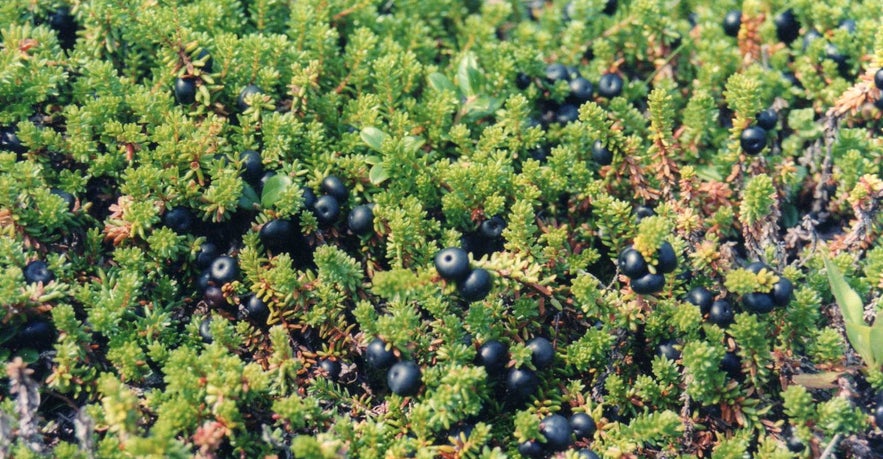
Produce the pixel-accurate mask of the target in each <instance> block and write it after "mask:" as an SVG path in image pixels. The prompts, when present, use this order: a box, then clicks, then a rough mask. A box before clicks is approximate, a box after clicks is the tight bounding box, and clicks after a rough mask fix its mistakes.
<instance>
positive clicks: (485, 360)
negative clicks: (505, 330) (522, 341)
mask: <svg viewBox="0 0 883 459" xmlns="http://www.w3.org/2000/svg"><path fill="white" fill-rule="evenodd" d="M508 361H509V348H508V347H507V346H506V345H505V344H503V343H501V342H499V341H497V340H495V339H492V340H489V341H487V342H485V343H484V344H482V345H481V347H480V348H479V349H478V354H477V355H476V356H475V362H476V363H477V364H478V365H481V366H483V367H484V369H485V371H487V374H489V375H497V374H501V373H502V372H503V370H505V369H506V363H507V362H508Z"/></svg>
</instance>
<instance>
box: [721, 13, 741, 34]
mask: <svg viewBox="0 0 883 459" xmlns="http://www.w3.org/2000/svg"><path fill="white" fill-rule="evenodd" d="M740 27H742V12H741V11H738V10H732V11H728V12H727V14H726V16H724V33H725V34H727V35H729V36H731V37H735V36H738V35H739V28H740Z"/></svg>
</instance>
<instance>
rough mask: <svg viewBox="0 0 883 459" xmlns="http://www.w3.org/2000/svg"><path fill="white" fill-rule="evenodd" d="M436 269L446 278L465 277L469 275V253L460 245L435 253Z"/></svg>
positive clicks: (457, 278)
mask: <svg viewBox="0 0 883 459" xmlns="http://www.w3.org/2000/svg"><path fill="white" fill-rule="evenodd" d="M435 269H436V271H438V275H439V276H441V277H443V278H444V279H447V280H453V281H459V280H461V279H465V278H466V276H468V275H469V254H468V253H466V251H465V250H463V249H461V248H459V247H448V248H446V249H444V250H441V251H440V252H438V253H437V254H436V255H435Z"/></svg>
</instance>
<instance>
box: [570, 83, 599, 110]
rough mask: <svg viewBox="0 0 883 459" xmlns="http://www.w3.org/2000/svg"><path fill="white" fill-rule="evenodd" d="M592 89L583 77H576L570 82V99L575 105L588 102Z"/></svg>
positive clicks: (590, 84)
mask: <svg viewBox="0 0 883 459" xmlns="http://www.w3.org/2000/svg"><path fill="white" fill-rule="evenodd" d="M594 89H595V88H594V87H593V86H592V83H591V82H590V81H589V80H587V79H585V78H583V77H576V78H574V79H572V80H570V98H571V99H573V101H574V102H576V103H577V105H579V104H582V103H583V102H586V101H588V100H590V99H591V98H592V92H593V91H594Z"/></svg>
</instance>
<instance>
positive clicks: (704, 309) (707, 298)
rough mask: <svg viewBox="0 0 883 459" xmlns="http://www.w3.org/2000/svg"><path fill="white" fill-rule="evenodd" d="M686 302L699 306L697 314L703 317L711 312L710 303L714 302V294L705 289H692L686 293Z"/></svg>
mask: <svg viewBox="0 0 883 459" xmlns="http://www.w3.org/2000/svg"><path fill="white" fill-rule="evenodd" d="M687 301H689V302H690V303H692V304H694V305H696V306H699V312H701V313H702V315H705V314H708V311H710V310H711V303H713V302H714V294H713V293H711V291H710V290H708V289H707V288H705V287H693V288H692V289H691V290H690V291H689V292H687Z"/></svg>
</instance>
